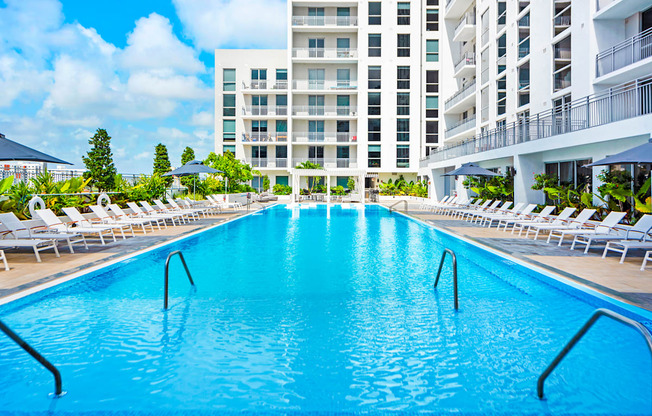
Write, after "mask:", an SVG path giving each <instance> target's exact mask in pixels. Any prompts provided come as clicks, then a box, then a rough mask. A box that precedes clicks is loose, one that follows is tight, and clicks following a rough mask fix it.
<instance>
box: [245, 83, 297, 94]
mask: <svg viewBox="0 0 652 416" xmlns="http://www.w3.org/2000/svg"><path fill="white" fill-rule="evenodd" d="M242 89H243V92H244V91H253V92H252V93H258V92H259V91H260V90H264V91H269V92H273V91H276V90H280V91H287V89H288V82H287V81H276V82H272V81H267V80H253V81H251V82H249V83H246V82H243V83H242Z"/></svg>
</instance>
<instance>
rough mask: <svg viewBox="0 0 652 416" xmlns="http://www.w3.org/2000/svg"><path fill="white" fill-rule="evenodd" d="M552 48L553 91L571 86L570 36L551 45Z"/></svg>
mask: <svg viewBox="0 0 652 416" xmlns="http://www.w3.org/2000/svg"><path fill="white" fill-rule="evenodd" d="M553 50H554V57H555V62H554V65H555V66H554V73H553V79H554V91H555V92H556V91H559V90H563V89H564V88H568V87H570V86H571V37H570V36H567V37H565V38H564V39H562V40H560V41H559V42H557V43H555V44H554V45H553Z"/></svg>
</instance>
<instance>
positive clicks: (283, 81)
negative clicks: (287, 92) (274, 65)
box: [276, 69, 288, 90]
mask: <svg viewBox="0 0 652 416" xmlns="http://www.w3.org/2000/svg"><path fill="white" fill-rule="evenodd" d="M287 87H288V70H287V69H277V70H276V88H277V89H280V90H284V89H286V88H287Z"/></svg>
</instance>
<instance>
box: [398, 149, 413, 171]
mask: <svg viewBox="0 0 652 416" xmlns="http://www.w3.org/2000/svg"><path fill="white" fill-rule="evenodd" d="M396 167H397V168H409V167H410V145H409V144H397V145H396Z"/></svg>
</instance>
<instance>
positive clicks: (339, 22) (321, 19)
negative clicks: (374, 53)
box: [292, 16, 358, 27]
mask: <svg viewBox="0 0 652 416" xmlns="http://www.w3.org/2000/svg"><path fill="white" fill-rule="evenodd" d="M357 25H358V16H292V26H344V27H346V26H349V27H355V26H357Z"/></svg>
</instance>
